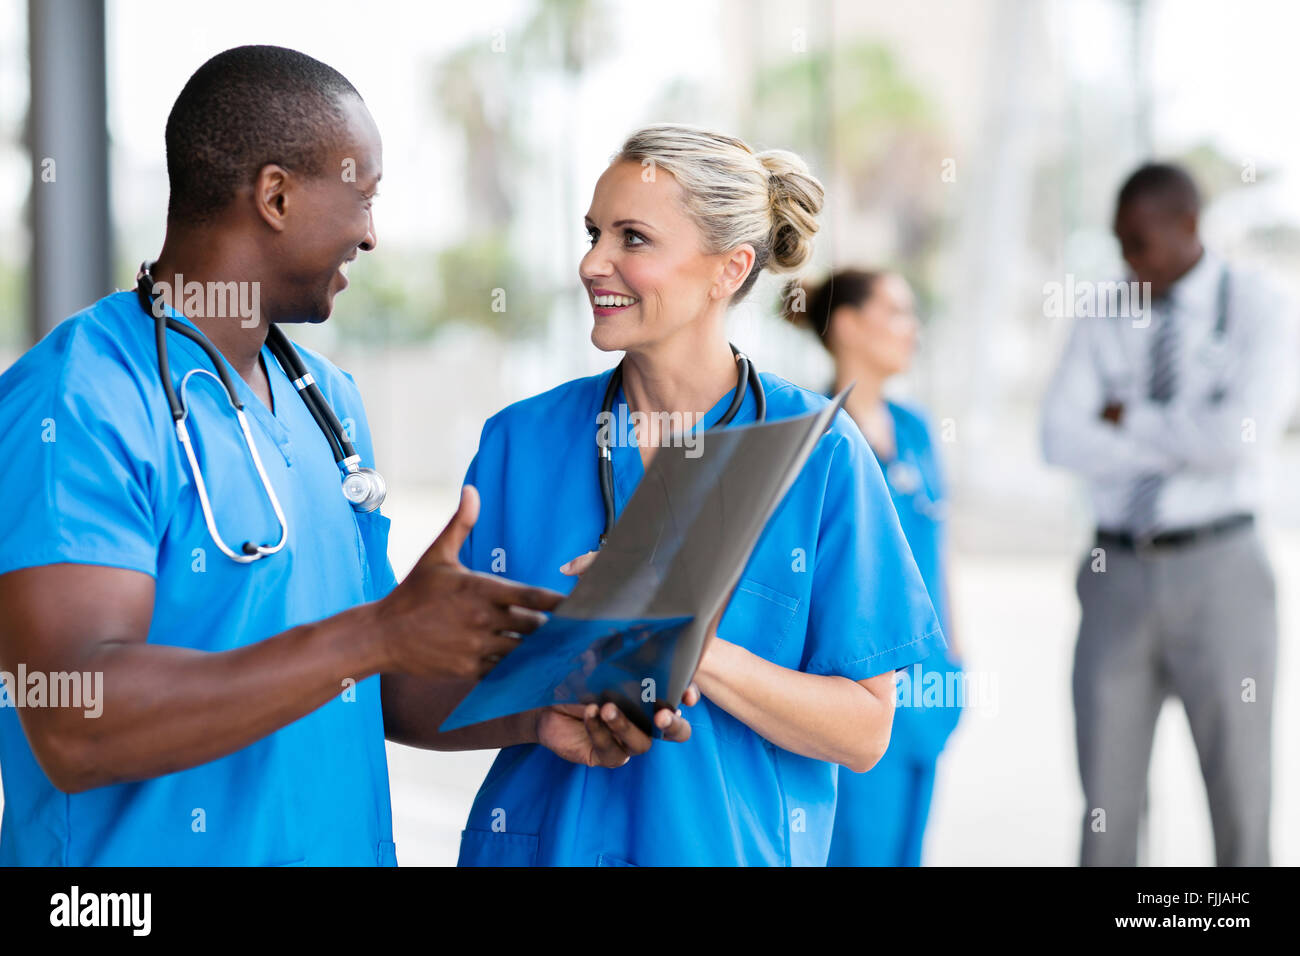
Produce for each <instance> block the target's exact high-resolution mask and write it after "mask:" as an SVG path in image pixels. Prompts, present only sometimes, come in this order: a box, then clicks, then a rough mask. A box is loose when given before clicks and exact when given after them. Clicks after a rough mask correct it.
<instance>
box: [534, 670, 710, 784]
mask: <svg viewBox="0 0 1300 956" xmlns="http://www.w3.org/2000/svg"><path fill="white" fill-rule="evenodd" d="M699 699H700V692H699V690H697V689H696V687H695V685H694V684H692V685H691V686H690V687H688V688H687V689H686V693H685V694H683V695H682V703H683V704H685V705H686V706H687V707H693V706H694V705H695V704H696V703H697V702H698V701H699ZM654 723H655V726H656V727H658V728H659V729H660V730H661V731H662V732H663V735H664V740H667V741H671V742H674V743H682V742H684V741H687V740H690V739H691V725H690V723H689V722H687V720H686V719H685V718H684V717H682V716H681V715H680V714H676V713H674V712H673V711H671V710H669V709H668V708H667V707H664V708H662V709H661V710H659V711H658V712H657V713H656V714H655V716H654ZM537 740H538V742H539V743H540V744H541V745H542V746H543V747H546V748H547V749H548V750H551V751H554V752H555V754H556V755H558V756H560V757H563V758H564V759H565V760H568V761H569V762H570V763H580V764H584V765H586V766H588V767H621V766H623V764H625V763H627V762H628V761H629V760H631V759H632V758H633V757H635V756H638V755H639V754H643V753H645V752H646V751H647V750H649V749H650V744H651V743H652V741H651V739H650V737H649V736H648V735H647V734H646V733H645V732H643V731H642V730H641V729H640V728H639V727H637V726H636V724H634V723H632V721H630V720H628V719H627V717H626V716H625V715H624V714H623V712H622V711H621V710H619V709H618V706H617V705H615V704H612V703H605V704H604V705H603V706H598V705H596V704H557V705H556V706H554V707H546V708H543V709H542V710H539V711H538V712H537Z"/></svg>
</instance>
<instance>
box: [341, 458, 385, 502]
mask: <svg viewBox="0 0 1300 956" xmlns="http://www.w3.org/2000/svg"><path fill="white" fill-rule="evenodd" d="M343 497H344V498H346V499H347V500H348V502H349V503H350V504H351V505H352V507H353V508H355V509H356V510H357V511H360V512H369V511H374V510H375V509H376V508H378V507H379V506H380V505H382V504H383V503H384V499H385V498H386V497H388V485H387V483H386V482H385V481H384V476H383V475H381V474H380V473H379V472H377V471H375V469H373V468H357V469H356V470H355V471H349V472H348V473H347V474H346V475H344V476H343Z"/></svg>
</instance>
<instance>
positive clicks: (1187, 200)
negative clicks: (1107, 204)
mask: <svg viewBox="0 0 1300 956" xmlns="http://www.w3.org/2000/svg"><path fill="white" fill-rule="evenodd" d="M1146 197H1150V198H1153V199H1156V200H1159V201H1160V202H1161V203H1163V204H1164V206H1165V208H1166V209H1168V210H1169V211H1170V212H1172V213H1176V214H1182V213H1191V214H1192V215H1196V214H1197V213H1198V212H1200V210H1201V196H1200V192H1199V191H1198V190H1197V188H1196V181H1195V180H1194V179H1192V177H1191V174H1190V173H1188V172H1187V170H1185V169H1183V167H1181V166H1177V165H1175V164H1173V163H1146V164H1145V165H1143V166H1139V167H1138V168H1137V169H1136V170H1134V171H1133V172H1132V173H1131V174H1130V175H1129V177H1128V179H1126V180H1124V185H1123V186H1121V187H1120V188H1119V198H1118V199H1117V200H1116V202H1115V209H1116V211H1118V210H1120V209H1123V208H1124V207H1125V206H1127V205H1128V204H1129V203H1131V202H1132V201H1133V200H1135V199H1138V198H1146Z"/></svg>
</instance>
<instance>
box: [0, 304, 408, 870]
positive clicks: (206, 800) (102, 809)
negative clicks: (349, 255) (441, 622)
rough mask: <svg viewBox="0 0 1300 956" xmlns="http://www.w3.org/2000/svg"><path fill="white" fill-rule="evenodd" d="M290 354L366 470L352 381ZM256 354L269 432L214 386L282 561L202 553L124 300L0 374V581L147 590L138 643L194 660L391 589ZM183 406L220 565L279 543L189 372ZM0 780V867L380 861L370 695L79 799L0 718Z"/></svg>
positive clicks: (89, 312) (7, 717)
mask: <svg viewBox="0 0 1300 956" xmlns="http://www.w3.org/2000/svg"><path fill="white" fill-rule="evenodd" d="M167 342H168V346H169V357H170V361H171V370H172V377H173V381H174V382H176V383H179V382H180V379H181V376H182V375H184V373H185V372H187V371H188V370H190V369H192V368H204V369H212V364H211V362H210V361H209V360H208V358H207V357H206V355H205V354H204V353H203V352H202V351H201V350H200V349H199V347H198V346H196V345H195V344H193V343H192V342H190V341H189V340H188V339H187V338H185V337H183V336H181V335H179V334H178V333H175V332H169V333H168V334H167ZM299 351H300V352H301V353H302V355H303V361H304V362H305V363H306V365H307V368H308V369H309V370H310V371H311V373H312V375H313V376H314V377H315V379H316V381H317V382H318V383H319V384H320V387H321V390H322V391H323V392H324V394H325V396H326V398H327V399H328V400H329V401H330V402H331V403H332V405H333V407H334V408H335V409H336V410H337V413H338V415H339V418H340V419H341V420H343V423H344V426H345V428H347V427H350V428H351V429H352V431H353V435H354V441H355V444H356V446H357V450H358V452H359V453H360V454H361V456H362V458H363V461H365V462H367V463H372V462H373V461H374V457H373V455H374V452H373V449H372V447H371V441H370V432H369V429H368V426H367V424H366V418H365V411H364V409H363V408H362V405H361V396H360V394H359V393H358V391H357V388H356V385H355V383H354V382H353V381H352V379H351V377H350V376H348V375H347V373H345V372H342V371H340V370H339V369H337V368H335V367H334V366H333V365H331V364H330V363H329V362H328V361H326V360H325V359H323V358H322V357H320V356H319V355H316V354H315V353H313V352H311V351H309V350H307V349H300V350H299ZM262 358H263V361H264V363H265V366H266V370H267V374H268V376H269V377H270V382H271V391H272V395H273V400H274V406H275V409H274V414H272V412H271V410H270V409H268V408H267V407H266V406H265V405H264V404H263V403H262V401H261V400H260V399H258V398H257V397H256V396H255V395H254V394H253V392H252V390H251V389H250V388H249V387H248V385H247V384H246V383H245V382H244V381H243V379H242V378H240V376H239V375H238V374H236V373H235V372H234V370H233V368H232V369H229V371H230V375H231V378H232V379H233V380H234V383H235V385H236V387H237V389H238V391H239V394H240V396H241V400H242V401H243V402H244V406H245V410H246V414H247V416H248V420H249V428H250V430H251V432H252V434H253V438H254V440H255V442H256V443H257V447H258V450H259V452H260V454H261V456H262V462H263V464H264V465H265V467H266V470H267V474H268V476H269V477H270V480H271V484H272V485H273V487H274V488H275V491H276V494H277V495H278V496H279V500H280V504H281V507H282V508H283V509H284V512H285V517H286V520H287V522H288V526H289V537H288V541H287V543H286V544H285V547H284V548H283V550H282V551H280V552H279V553H277V554H274V555H271V556H270V557H267V558H263V559H262V560H260V561H257V562H254V563H253V564H251V565H240V564H236V563H235V562H234V561H231V560H230V559H229V558H227V557H226V556H225V555H224V554H222V553H221V552H220V551H219V550H218V549H217V547H216V545H215V544H214V543H213V541H212V539H211V538H210V537H209V535H208V531H207V528H206V526H205V524H204V521H203V513H202V511H201V509H200V507H199V501H198V496H197V495H196V493H195V489H194V486H193V482H192V479H191V476H190V471H189V464H188V462H186V461H185V458H184V455H183V453H182V451H181V448H180V446H179V444H178V442H177V440H176V436H175V431H174V429H173V427H172V420H171V415H170V413H169V410H168V406H167V401H166V398H165V397H164V395H163V390H162V384H161V382H160V381H159V378H158V359H157V353H156V351H155V347H154V324H153V322H152V321H151V319H150V318H149V317H148V316H147V315H146V314H145V313H144V311H143V310H142V309H141V307H140V304H139V301H138V300H137V299H136V295H135V292H134V291H129V292H118V293H115V294H113V295H109V296H106V297H105V298H103V299H101V300H100V301H99V302H96V303H95V304H94V305H92V306H90V307H89V308H87V309H85V310H84V311H82V312H80V313H78V314H77V315H75V316H73V317H72V318H70V319H68V320H67V321H65V322H63V323H61V324H60V325H59V326H58V327H57V328H55V329H54V330H53V331H52V332H50V334H49V335H47V336H46V337H45V338H44V339H43V340H42V341H41V342H40V343H39V344H38V345H37V346H36V347H34V348H33V349H31V350H30V351H29V352H27V354H25V355H24V356H23V357H22V358H21V359H19V360H18V362H17V363H16V364H14V366H13V367H12V368H10V369H9V370H8V371H7V372H5V374H4V375H3V376H0V460H4V461H5V462H6V463H7V468H6V482H7V493H8V495H9V496H10V498H11V500H13V501H21V502H22V503H23V505H22V507H20V508H15V509H13V510H12V511H11V512H10V513H9V514H7V515H6V518H5V522H4V525H3V527H2V528H0V573H4V572H8V571H13V570H15V569H18V568H28V567H33V566H38V565H46V564H55V563H61V562H72V563H77V564H94V565H105V566H110V567H117V568H129V569H131V570H134V571H139V572H141V573H143V574H148V575H150V576H152V577H153V578H154V579H155V581H156V591H155V603H154V611H153V619H152V621H151V622H150V627H149V635H148V640H149V642H150V643H153V644H166V645H171V646H176V647H186V648H192V649H194V650H201V651H226V650H230V649H232V648H236V647H243V646H245V645H248V644H253V643H255V642H257V641H260V640H262V639H264V638H267V637H270V636H271V635H273V634H278V633H280V632H281V631H284V630H287V629H289V628H292V627H295V626H297V625H300V624H304V623H307V622H310V621H316V620H319V619H321V618H325V617H329V616H331V615H333V614H337V613H339V612H340V611H344V610H346V609H347V608H350V607H353V606H354V605H357V604H360V603H362V602H365V601H368V600H373V599H376V598H378V597H380V596H382V595H383V594H385V593H386V592H387V591H388V590H389V589H391V588H392V587H393V585H394V584H395V581H394V578H393V572H392V567H391V565H390V564H389V562H388V554H387V550H388V548H387V542H388V519H387V518H385V517H383V516H382V515H380V514H379V513H378V512H373V513H371V514H369V515H360V514H357V513H355V512H354V511H353V510H352V508H351V507H350V506H349V505H348V503H347V502H346V501H345V500H344V498H343V495H342V493H341V491H340V474H339V470H338V467H337V466H336V465H335V464H334V459H333V457H332V455H331V454H330V450H329V447H328V445H327V443H326V440H325V437H324V435H323V434H322V432H321V431H320V429H319V428H318V427H317V426H316V423H315V421H314V420H313V419H312V417H311V415H310V413H309V412H308V410H307V407H306V406H305V405H304V404H303V402H302V400H301V399H300V398H299V397H298V396H297V394H296V393H295V390H294V387H293V385H292V383H291V382H290V381H289V379H288V378H287V377H286V376H285V374H284V372H283V371H282V370H281V368H280V366H279V364H278V363H277V362H276V361H275V359H274V358H273V357H272V355H271V352H270V350H269V349H266V348H264V349H263V350H262ZM223 361H224V360H223ZM228 367H229V366H228ZM177 388H178V391H179V384H178V386H177ZM187 395H188V401H189V405H190V408H191V414H190V434H191V436H192V437H193V439H194V445H195V452H196V454H197V457H198V459H199V462H200V465H201V466H202V471H203V477H204V479H205V481H206V482H207V483H208V490H209V494H210V497H211V501H212V505H213V508H214V510H215V514H216V522H217V527H218V530H219V531H220V533H221V535H222V537H223V538H224V539H225V540H226V542H227V543H228V544H231V545H232V546H233V547H238V546H239V544H240V543H242V542H243V541H245V540H246V539H252V540H254V541H259V542H266V543H273V542H274V541H276V540H278V538H279V525H278V523H277V522H276V520H275V515H274V513H273V512H272V510H271V507H270V504H269V502H268V501H267V500H266V496H265V492H264V491H263V489H262V487H261V484H260V482H259V481H258V478H257V474H256V471H255V470H254V468H253V464H252V462H251V460H250V458H249V455H248V451H247V449H246V447H245V445H244V441H243V438H242V435H241V433H240V431H239V427H238V424H237V422H236V420H235V417H234V413H233V411H232V409H231V408H230V405H229V402H228V400H227V398H226V393H225V390H224V389H223V388H222V387H221V386H220V385H219V384H218V383H217V382H215V381H213V380H212V379H211V378H209V377H207V376H199V375H196V376H194V378H192V379H191V381H190V387H189V388H188V389H187ZM4 664H5V669H7V670H10V671H13V670H14V667H15V666H16V662H12V661H6V662H4ZM18 692H19V693H21V692H22V689H21V688H19V689H18ZM352 698H355V699H352ZM6 703H10V702H9V701H7V700H6ZM0 766H2V767H3V777H4V796H5V802H4V819H3V822H2V823H0V864H9V865H13V864H26V865H64V864H66V865H73V866H87V865H91V866H94V865H105V864H107V865H152V864H168V865H170V864H181V865H194V864H215V865H286V866H287V865H303V864H310V865H316V864H325V865H334V864H357V865H376V864H380V865H384V864H387V865H393V864H395V863H396V855H395V849H394V846H393V834H392V812H391V808H390V806H389V792H388V768H387V762H386V758H385V753H384V727H383V715H382V710H381V706H380V695H379V679H378V678H377V677H372V678H370V679H368V680H365V681H362V682H361V683H359V684H357V685H356V686H355V687H354V688H353V693H348V692H347V691H346V689H345V688H343V687H340V696H339V697H337V698H335V699H333V700H331V701H330V702H329V703H328V704H325V705H324V706H322V707H320V708H319V709H317V710H316V711H314V712H312V713H311V714H309V715H307V716H306V717H303V718H301V719H300V720H298V721H295V722H294V723H292V724H290V725H288V726H286V727H284V728H282V729H280V730H278V731H276V732H275V733H273V734H271V735H270V736H268V737H265V738H263V739H262V740H259V741H257V742H256V743H254V744H251V745H250V746H248V747H246V748H244V749H243V750H240V751H238V752H236V753H233V754H230V755H228V756H226V757H224V758H222V759H219V760H215V761H212V762H211V763H206V764H203V765H201V766H198V767H194V768H192V769H189V770H183V771H180V772H178V773H172V774H167V775H166V776H162V777H157V778H154V779H150V780H143V781H140V782H137V783H123V784H118V785H114V786H107V787H100V788H97V789H94V790H89V791H86V792H83V793H76V794H65V793H62V792H60V791H59V790H57V789H55V788H54V786H53V785H52V784H51V783H50V781H49V779H48V778H47V777H46V776H45V774H44V773H43V772H42V771H41V769H40V767H39V766H38V765H37V763H36V761H35V760H34V759H33V756H32V752H31V749H30V748H29V746H28V744H27V739H26V737H25V736H24V734H23V730H22V726H21V724H20V723H19V711H18V710H17V709H16V708H15V707H13V706H6V707H0Z"/></svg>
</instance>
